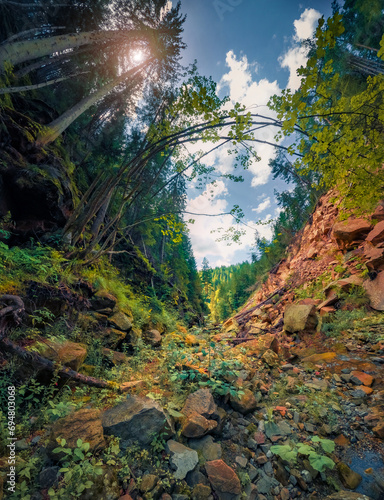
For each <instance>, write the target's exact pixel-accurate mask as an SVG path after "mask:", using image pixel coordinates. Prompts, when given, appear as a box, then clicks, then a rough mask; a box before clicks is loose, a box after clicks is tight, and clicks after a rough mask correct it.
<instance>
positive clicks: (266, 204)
mask: <svg viewBox="0 0 384 500" xmlns="http://www.w3.org/2000/svg"><path fill="white" fill-rule="evenodd" d="M270 206H271V198H269V197H268V198H266V199H265V200H264V201H262V202H261V203H260V204H259V205H258V206H257V207H256V208H252V212H256V213H257V214H261V212H264V210H266V209H267V208H269V207H270Z"/></svg>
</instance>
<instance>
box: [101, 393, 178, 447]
mask: <svg viewBox="0 0 384 500" xmlns="http://www.w3.org/2000/svg"><path fill="white" fill-rule="evenodd" d="M102 422H103V428H104V432H105V434H108V435H113V436H116V437H119V438H120V447H121V448H122V449H125V448H127V446H129V444H130V443H131V442H132V441H138V442H139V443H140V444H142V445H144V446H147V445H148V444H150V443H151V442H152V440H153V436H154V435H156V434H159V433H165V435H166V436H167V437H171V436H172V434H173V425H172V422H171V421H170V419H169V417H168V416H167V415H166V414H165V412H164V410H163V409H162V408H161V406H160V405H159V404H158V403H157V402H155V401H153V400H152V399H150V398H146V397H139V396H128V397H127V399H126V400H125V401H123V402H122V403H120V404H118V405H117V406H114V407H113V408H111V409H109V410H106V411H105V412H104V414H103V418H102Z"/></svg>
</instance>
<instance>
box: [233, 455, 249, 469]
mask: <svg viewBox="0 0 384 500" xmlns="http://www.w3.org/2000/svg"><path fill="white" fill-rule="evenodd" d="M235 462H236V463H237V464H239V465H240V467H242V468H243V469H245V468H246V466H247V464H248V459H247V458H245V457H236V458H235Z"/></svg>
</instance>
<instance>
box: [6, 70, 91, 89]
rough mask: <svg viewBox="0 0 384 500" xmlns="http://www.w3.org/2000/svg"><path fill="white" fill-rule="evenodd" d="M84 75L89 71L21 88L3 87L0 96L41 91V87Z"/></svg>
mask: <svg viewBox="0 0 384 500" xmlns="http://www.w3.org/2000/svg"><path fill="white" fill-rule="evenodd" d="M85 73H89V71H82V72H80V73H77V74H76V75H68V76H63V77H61V78H54V79H53V80H49V81H48V82H43V83H35V84H33V85H24V86H22V87H5V88H2V89H0V94H15V93H17V92H27V91H28V90H36V89H42V88H43V87H48V86H49V85H54V84H55V83H60V82H64V81H65V80H68V78H73V77H74V76H78V75H84V74H85Z"/></svg>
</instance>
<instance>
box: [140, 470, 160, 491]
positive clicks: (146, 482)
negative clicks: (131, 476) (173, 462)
mask: <svg viewBox="0 0 384 500" xmlns="http://www.w3.org/2000/svg"><path fill="white" fill-rule="evenodd" d="M158 481H159V476H155V475H154V474H145V475H144V476H143V477H142V479H141V483H140V487H139V490H140V492H141V493H148V492H149V491H152V490H153V489H154V487H155V486H156V484H157V482H158Z"/></svg>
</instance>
